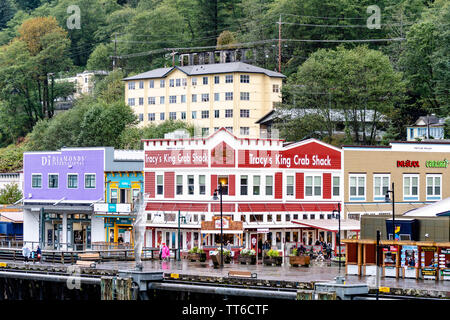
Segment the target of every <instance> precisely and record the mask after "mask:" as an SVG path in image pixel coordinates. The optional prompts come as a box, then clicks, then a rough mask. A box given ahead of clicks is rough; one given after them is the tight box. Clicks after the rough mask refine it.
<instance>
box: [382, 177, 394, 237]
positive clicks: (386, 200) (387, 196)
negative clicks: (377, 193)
mask: <svg viewBox="0 0 450 320" xmlns="http://www.w3.org/2000/svg"><path fill="white" fill-rule="evenodd" d="M389 193H392V239H393V240H395V233H396V232H395V197H394V183H393V182H392V189H391V190H389V189H388V190H386V195H385V197H384V201H385V202H389V201H390V199H389ZM388 239H389V235H388Z"/></svg>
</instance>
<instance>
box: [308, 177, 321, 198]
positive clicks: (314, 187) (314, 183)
mask: <svg viewBox="0 0 450 320" xmlns="http://www.w3.org/2000/svg"><path fill="white" fill-rule="evenodd" d="M321 195H322V177H321V176H305V196H307V197H312V196H314V197H319V196H321Z"/></svg>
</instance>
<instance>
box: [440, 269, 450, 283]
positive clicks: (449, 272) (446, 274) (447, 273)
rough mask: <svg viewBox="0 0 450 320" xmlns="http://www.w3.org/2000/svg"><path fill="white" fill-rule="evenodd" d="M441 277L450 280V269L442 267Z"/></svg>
mask: <svg viewBox="0 0 450 320" xmlns="http://www.w3.org/2000/svg"><path fill="white" fill-rule="evenodd" d="M441 278H442V279H443V280H450V269H442V270H441Z"/></svg>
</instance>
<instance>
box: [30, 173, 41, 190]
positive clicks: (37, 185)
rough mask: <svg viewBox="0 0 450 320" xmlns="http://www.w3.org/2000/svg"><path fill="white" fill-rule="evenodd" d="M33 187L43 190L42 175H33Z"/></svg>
mask: <svg viewBox="0 0 450 320" xmlns="http://www.w3.org/2000/svg"><path fill="white" fill-rule="evenodd" d="M31 187H32V188H42V174H32V175H31Z"/></svg>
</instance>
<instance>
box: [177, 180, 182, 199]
mask: <svg viewBox="0 0 450 320" xmlns="http://www.w3.org/2000/svg"><path fill="white" fill-rule="evenodd" d="M181 194H183V176H179V175H177V195H181Z"/></svg>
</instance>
